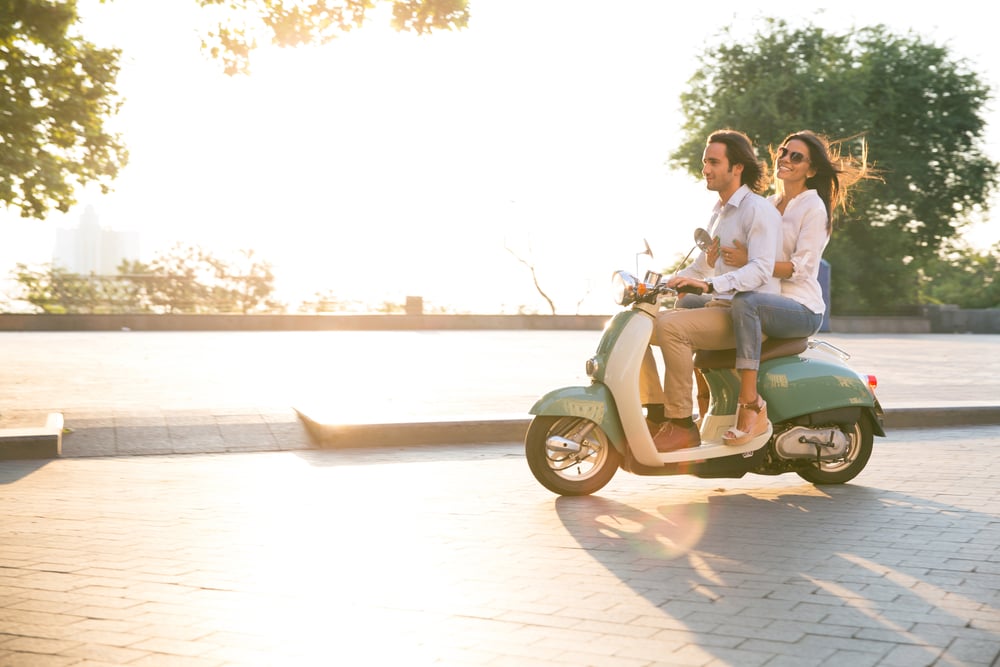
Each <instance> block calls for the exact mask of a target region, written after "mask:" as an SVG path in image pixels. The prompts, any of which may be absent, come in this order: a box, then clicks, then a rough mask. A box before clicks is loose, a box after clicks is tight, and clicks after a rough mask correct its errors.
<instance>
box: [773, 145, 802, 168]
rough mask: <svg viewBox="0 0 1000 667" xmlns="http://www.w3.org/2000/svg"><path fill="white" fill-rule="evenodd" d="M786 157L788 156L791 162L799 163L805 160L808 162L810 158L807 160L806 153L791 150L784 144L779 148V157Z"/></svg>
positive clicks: (782, 158)
mask: <svg viewBox="0 0 1000 667" xmlns="http://www.w3.org/2000/svg"><path fill="white" fill-rule="evenodd" d="M786 157H787V158H788V161H789V162H791V163H792V164H799V163H800V162H803V161H806V162H808V160H806V156H805V154H803V153H800V152H798V151H790V150H788V147H787V146H782V147H781V148H779V149H778V159H779V160H784V159H785V158H786Z"/></svg>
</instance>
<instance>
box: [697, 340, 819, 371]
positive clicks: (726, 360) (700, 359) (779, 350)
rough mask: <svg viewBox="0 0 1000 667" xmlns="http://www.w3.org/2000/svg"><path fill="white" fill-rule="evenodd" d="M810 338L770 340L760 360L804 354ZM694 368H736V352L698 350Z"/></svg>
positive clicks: (761, 353)
mask: <svg viewBox="0 0 1000 667" xmlns="http://www.w3.org/2000/svg"><path fill="white" fill-rule="evenodd" d="M808 342H809V339H808V338H768V339H767V340H765V341H764V344H763V345H761V347H760V360H761V361H767V360H768V359H774V358H775V357H788V356H791V355H793V354H799V353H801V352H804V351H805V349H806V345H807V344H808ZM694 367H695V368H701V369H709V368H735V367H736V350H735V349H729V350H697V351H695V354H694Z"/></svg>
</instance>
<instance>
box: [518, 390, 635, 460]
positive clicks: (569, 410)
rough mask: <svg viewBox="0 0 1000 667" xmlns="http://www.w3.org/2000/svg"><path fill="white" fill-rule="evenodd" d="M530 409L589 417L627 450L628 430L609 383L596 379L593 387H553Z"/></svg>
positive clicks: (616, 444) (618, 447) (610, 438)
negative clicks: (599, 381) (605, 383)
mask: <svg viewBox="0 0 1000 667" xmlns="http://www.w3.org/2000/svg"><path fill="white" fill-rule="evenodd" d="M528 412H529V413H530V414H533V415H548V416H551V417H580V418H582V419H589V420H590V421H592V422H594V423H595V424H597V425H598V426H600V427H601V430H602V431H604V433H605V435H607V436H608V440H610V441H611V444H612V446H614V448H615V449H617V450H618V451H619V452H621V453H624V452H625V447H626V445H625V431H624V429H623V428H622V423H621V420H620V419H619V418H618V409H617V407H616V406H615V401H614V398H612V397H611V392H610V391H609V390H608V388H607V386H606V385H603V384H600V383H594V384H592V385H590V386H589V387H562V388H560V389H553V390H552V391H550V392H549V393H547V394H545V395H544V396H542V397H541V398H540V399H538V400H537V401H536V402H535V404H534V405H533V406H531V409H530V410H529V411H528Z"/></svg>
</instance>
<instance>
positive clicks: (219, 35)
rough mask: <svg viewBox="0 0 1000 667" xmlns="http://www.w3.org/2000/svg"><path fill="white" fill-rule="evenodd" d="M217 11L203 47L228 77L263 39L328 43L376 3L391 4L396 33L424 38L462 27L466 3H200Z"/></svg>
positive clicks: (246, 67) (244, 67)
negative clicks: (403, 32)
mask: <svg viewBox="0 0 1000 667" xmlns="http://www.w3.org/2000/svg"><path fill="white" fill-rule="evenodd" d="M198 2H199V4H200V5H201V6H202V7H206V8H216V9H218V10H220V11H219V14H220V15H221V20H220V21H219V23H218V26H217V27H216V28H215V29H214V30H212V31H210V32H209V33H208V34H207V35H206V36H205V38H204V39H203V40H202V47H203V48H204V49H205V50H206V51H207V52H208V53H209V54H210V55H211V56H212V57H213V58H217V59H219V60H220V61H221V62H222V65H223V69H224V71H225V72H226V73H227V74H231V75H232V74H246V73H248V72H249V71H250V54H251V53H252V52H253V50H254V49H256V48H257V47H258V46H259V44H260V42H261V41H264V42H270V43H271V44H274V45H277V46H298V45H300V44H326V43H328V42H330V41H332V40H333V39H336V38H337V37H338V36H339V35H342V34H344V33H346V32H350V31H351V30H354V29H355V28H360V27H362V26H363V25H364V24H365V23H366V22H367V21H368V20H369V16H370V14H371V13H373V12H375V11H376V5H378V4H381V5H383V6H386V5H390V4H391V6H392V18H391V21H390V22H391V25H392V27H393V28H395V29H396V30H400V31H408V32H414V33H416V34H418V35H422V34H425V33H428V32H431V31H433V30H452V29H459V28H464V27H465V26H466V25H467V24H468V22H469V9H468V0H310V1H309V2H302V1H301V0H198Z"/></svg>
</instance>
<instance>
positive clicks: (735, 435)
mask: <svg viewBox="0 0 1000 667" xmlns="http://www.w3.org/2000/svg"><path fill="white" fill-rule="evenodd" d="M739 409H740V410H747V411H749V412H753V413H755V416H754V417H753V421H752V422H750V427H749V430H748V431H741V430H740V429H738V428H736V425H735V424H734V425H733V427H732V428H731V429H729V430H728V431H726V433H725V435H723V436H722V444H724V445H729V446H730V447H736V446H739V445H745V444H747V443H748V442H750V441H751V440H753V439H754V438H756V437H758V436H761V435H763V434H764V433H766V432H767V429H768V427H769V426H770V425H771V423H770V422H769V421H768V419H767V403H765V402H764V399H763V398H761V397H760V396H759V395H758V396H757V399H756V400H755V401H754V402H753V403H740V404H739ZM739 418H740V414H739V412H737V413H736V423H737V424H738V423H739Z"/></svg>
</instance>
